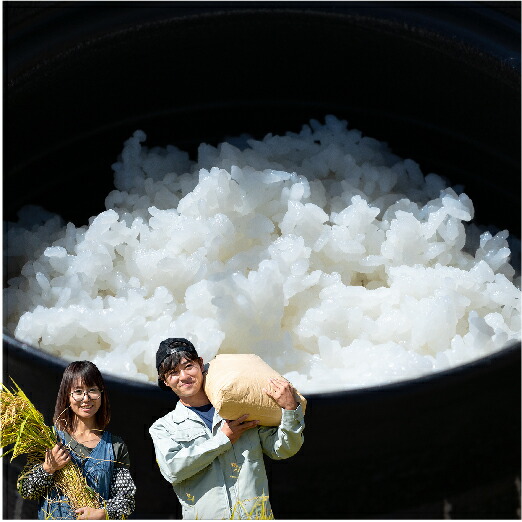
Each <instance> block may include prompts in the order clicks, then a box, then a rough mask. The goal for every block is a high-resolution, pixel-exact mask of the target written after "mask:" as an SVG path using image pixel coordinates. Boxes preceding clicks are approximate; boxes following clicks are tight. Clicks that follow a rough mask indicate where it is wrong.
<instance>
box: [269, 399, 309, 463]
mask: <svg viewBox="0 0 522 522" xmlns="http://www.w3.org/2000/svg"><path fill="white" fill-rule="evenodd" d="M304 428H305V423H304V414H303V410H302V408H301V405H300V404H299V405H298V406H297V408H296V409H295V410H285V409H283V415H282V418H281V424H280V425H279V426H274V427H264V428H259V437H260V439H261V446H262V448H263V452H264V453H265V454H266V455H268V456H269V457H270V458H271V459H274V460H280V459H287V458H288V457H291V456H292V455H295V454H296V453H297V452H298V451H299V449H300V448H301V446H302V445H303V442H304V435H303V431H304Z"/></svg>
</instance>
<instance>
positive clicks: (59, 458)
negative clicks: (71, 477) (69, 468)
mask: <svg viewBox="0 0 522 522" xmlns="http://www.w3.org/2000/svg"><path fill="white" fill-rule="evenodd" d="M70 460H71V456H70V455H69V452H68V451H67V450H66V449H65V447H64V446H63V445H62V444H56V445H55V446H54V447H53V448H52V449H48V450H46V451H45V459H44V462H43V464H42V467H43V469H44V471H46V472H47V473H50V474H51V475H52V474H53V473H54V472H55V471H58V470H59V469H62V468H63V467H64V466H65V465H66V464H67V463H68V462H69V461H70Z"/></svg>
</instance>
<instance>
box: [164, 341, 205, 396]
mask: <svg viewBox="0 0 522 522" xmlns="http://www.w3.org/2000/svg"><path fill="white" fill-rule="evenodd" d="M176 352H189V353H193V354H194V355H195V356H196V357H197V356H198V352H197V351H196V348H194V345H193V344H192V343H191V342H190V341H189V340H188V339H184V338H182V337H175V338H170V339H165V340H164V341H161V343H160V345H159V348H158V351H157V352H156V370H158V372H159V367H160V365H161V363H162V362H163V361H164V360H165V359H166V358H167V357H168V356H169V355H172V354H173V353H176ZM158 386H159V387H160V388H161V389H162V390H170V388H169V387H168V386H167V385H166V384H165V383H164V382H163V381H162V380H161V379H158Z"/></svg>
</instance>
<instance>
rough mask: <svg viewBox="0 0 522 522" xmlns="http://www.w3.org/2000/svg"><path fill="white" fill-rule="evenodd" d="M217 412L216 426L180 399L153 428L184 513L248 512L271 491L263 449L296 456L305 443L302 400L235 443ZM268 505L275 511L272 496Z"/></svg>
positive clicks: (163, 466)
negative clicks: (277, 419)
mask: <svg viewBox="0 0 522 522" xmlns="http://www.w3.org/2000/svg"><path fill="white" fill-rule="evenodd" d="M223 422H224V421H223V419H222V418H221V417H220V416H219V415H218V414H217V412H216V413H215V414H214V418H213V421H212V431H211V430H209V429H208V427H207V426H206V425H205V423H204V422H203V420H202V419H201V418H200V417H199V416H198V415H197V413H195V412H193V411H191V410H190V409H189V408H187V407H186V406H184V405H183V404H181V402H179V401H178V403H177V405H176V408H175V409H174V410H173V411H171V412H170V413H168V414H167V415H165V416H164V417H162V418H161V419H158V420H157V421H156V422H155V423H154V424H153V425H152V426H151V427H150V429H149V432H150V435H151V437H152V441H153V443H154V449H155V451H156V460H157V463H158V465H159V468H160V471H161V474H162V475H163V477H164V478H165V479H166V480H167V481H169V482H170V483H171V484H172V486H173V488H174V491H175V493H176V495H177V496H178V499H179V501H180V503H181V506H182V510H183V518H184V519H196V518H199V519H223V518H230V517H231V516H233V517H234V518H247V517H248V516H251V515H250V514H251V512H252V510H255V509H256V508H255V505H256V500H257V501H258V503H259V501H260V497H262V496H268V480H267V476H266V471H265V465H264V462H263V453H265V454H266V455H268V457H270V458H272V459H285V458H288V457H291V456H292V455H294V454H295V453H297V451H299V449H300V448H301V446H302V444H303V430H304V416H303V411H302V409H301V405H299V406H298V407H297V409H296V410H284V409H283V416H282V420H281V424H280V425H279V426H275V427H264V426H258V427H257V428H251V429H249V430H246V431H245V432H244V433H243V434H242V435H241V436H240V437H239V439H238V440H237V441H236V442H235V443H234V444H232V443H231V442H230V440H229V439H228V437H227V436H226V435H225V434H224V433H223V432H222V431H221V426H222V424H223ZM265 509H267V511H268V512H270V511H271V508H270V503H269V502H268V500H267V501H266V503H265Z"/></svg>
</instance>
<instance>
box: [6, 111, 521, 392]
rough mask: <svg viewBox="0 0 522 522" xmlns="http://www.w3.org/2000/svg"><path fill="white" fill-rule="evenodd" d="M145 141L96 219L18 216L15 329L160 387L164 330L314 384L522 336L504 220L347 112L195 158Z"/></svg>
mask: <svg viewBox="0 0 522 522" xmlns="http://www.w3.org/2000/svg"><path fill="white" fill-rule="evenodd" d="M145 139H146V135H145V133H144V132H142V131H137V132H135V133H134V135H133V136H132V137H131V138H130V139H129V140H128V141H127V142H126V143H125V146H124V149H123V152H122V154H121V157H120V159H119V161H118V162H117V163H115V164H114V165H113V169H114V172H115V176H114V184H115V187H116V190H114V191H112V192H111V193H110V194H109V195H108V196H107V198H106V201H105V205H106V208H107V210H106V211H105V212H102V213H101V214H99V215H97V216H95V217H93V218H91V219H90V222H89V225H88V226H80V227H76V226H75V225H73V224H72V223H68V224H67V225H66V226H65V225H64V224H63V223H62V220H61V219H60V218H59V216H56V215H52V214H49V213H48V212H46V211H44V210H43V209H39V208H35V207H27V208H24V209H23V210H22V211H21V212H20V214H19V218H20V219H19V222H18V223H17V224H13V223H10V224H9V226H8V232H7V241H8V245H7V254H8V255H9V260H8V263H9V266H10V270H12V271H14V272H15V273H16V274H17V275H16V276H15V277H12V278H11V279H10V281H9V283H8V288H7V289H6V290H5V295H4V299H6V300H7V301H6V303H5V306H4V309H5V310H7V317H6V322H7V327H8V329H9V331H10V332H12V333H13V334H14V336H15V337H16V338H17V339H19V340H21V341H24V342H26V343H30V344H32V345H34V346H39V347H40V348H41V349H42V350H45V351H47V352H50V353H52V354H55V355H59V356H61V357H63V358H64V359H66V360H77V359H89V360H92V361H93V362H94V363H95V364H96V365H97V366H98V367H99V368H100V369H101V370H102V371H104V372H106V373H112V374H117V375H118V376H120V377H125V378H128V379H133V380H139V381H150V382H156V378H157V377H156V370H155V365H154V360H155V352H156V349H157V346H158V344H159V343H160V341H161V340H163V339H165V338H167V337H187V338H188V339H190V340H192V342H193V343H194V344H195V346H196V347H197V349H198V350H199V352H200V355H201V356H202V357H203V358H204V360H206V361H208V360H209V359H211V358H212V357H214V356H215V355H216V354H217V353H255V354H258V355H259V356H260V357H261V358H263V359H264V360H265V361H266V362H267V363H268V364H269V365H270V366H272V367H273V368H274V369H275V370H276V371H278V372H279V373H281V374H283V375H285V377H287V378H288V379H289V380H291V381H292V382H293V384H294V385H295V386H296V387H297V388H298V389H299V390H300V391H302V392H303V393H305V394H306V393H311V392H318V391H329V390H339V389H350V388H356V387H362V386H369V385H374V384H381V383H387V382H392V381H397V380H402V379H407V378H412V377H417V376H420V375H423V374H427V373H430V372H434V371H439V370H443V369H447V368H450V367H453V366H456V365H460V364H462V363H465V362H468V361H471V360H473V359H476V358H479V357H482V356H484V355H487V354H490V353H492V352H495V351H497V350H499V349H501V348H502V347H504V346H505V345H506V344H508V343H510V342H512V341H514V340H519V339H520V327H521V325H520V277H519V276H517V277H515V270H514V269H513V267H512V266H511V265H510V256H511V252H510V247H509V246H508V241H507V237H508V232H507V231H501V232H499V233H497V234H495V235H492V234H491V233H490V232H488V231H485V232H484V231H482V232H481V230H480V229H479V228H478V227H477V226H476V225H474V224H471V223H468V222H470V220H472V218H473V213H474V209H473V204H472V202H471V200H470V199H469V197H468V196H466V194H464V193H460V194H459V193H457V189H455V190H454V189H452V188H449V187H448V186H447V183H446V182H445V181H444V180H443V179H442V178H441V177H440V176H438V175H436V174H428V175H426V176H424V175H423V174H422V172H421V170H420V168H419V166H418V164H416V163H415V162H414V161H412V160H411V159H401V158H399V157H397V156H396V155H394V154H393V153H392V152H391V151H390V150H389V148H388V146H387V145H386V144H385V143H381V142H379V141H376V140H375V139H372V138H369V137H364V136H363V135H362V134H361V132H360V131H358V130H353V129H348V127H347V123H346V122H345V121H341V120H338V119H337V118H335V117H334V116H327V117H326V118H325V123H324V124H321V123H320V122H318V121H315V120H312V121H311V122H310V124H309V125H305V126H303V128H302V130H301V132H299V133H287V134H286V135H284V136H272V135H271V134H269V135H267V136H266V137H265V138H264V139H263V140H262V141H256V140H254V139H249V138H248V137H242V138H237V139H235V140H230V142H227V143H222V144H220V145H219V146H218V147H217V148H216V147H213V146H210V145H206V144H202V145H200V147H199V151H198V159H197V162H194V161H191V160H190V159H189V156H188V154H187V153H185V152H182V151H180V150H179V149H177V148H176V147H174V146H167V147H166V148H159V147H155V148H147V147H145V146H143V145H142V143H143V142H144V141H145ZM38 221H39V223H38ZM31 223H32V225H31ZM34 223H38V224H34ZM18 274H19V275H18Z"/></svg>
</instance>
